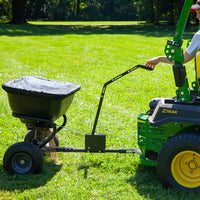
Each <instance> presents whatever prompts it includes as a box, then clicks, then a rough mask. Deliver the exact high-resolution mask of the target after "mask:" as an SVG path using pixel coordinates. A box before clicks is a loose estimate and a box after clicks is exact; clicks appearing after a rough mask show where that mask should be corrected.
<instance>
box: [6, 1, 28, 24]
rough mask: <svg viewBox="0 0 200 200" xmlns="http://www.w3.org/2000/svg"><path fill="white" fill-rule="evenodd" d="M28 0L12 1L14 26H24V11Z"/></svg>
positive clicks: (12, 21)
mask: <svg viewBox="0 0 200 200" xmlns="http://www.w3.org/2000/svg"><path fill="white" fill-rule="evenodd" d="M26 1H27V0H12V19H11V22H10V23H12V24H24V23H26V19H25V17H24V10H25V5H26Z"/></svg>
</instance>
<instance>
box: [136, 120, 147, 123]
mask: <svg viewBox="0 0 200 200" xmlns="http://www.w3.org/2000/svg"><path fill="white" fill-rule="evenodd" d="M137 121H138V122H140V123H144V124H145V123H146V122H145V121H142V120H140V119H138V120H137Z"/></svg>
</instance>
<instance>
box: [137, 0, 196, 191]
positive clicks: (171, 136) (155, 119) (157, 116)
mask: <svg viewBox="0 0 200 200" xmlns="http://www.w3.org/2000/svg"><path fill="white" fill-rule="evenodd" d="M191 4H192V1H191V0H186V1H185V4H184V7H183V9H182V13H181V16H180V19H179V22H178V25H177V29H176V32H175V37H174V40H173V41H170V40H168V41H167V45H166V47H165V54H166V56H167V58H168V59H169V60H170V61H174V65H173V66H172V67H173V73H174V79H175V84H176V87H177V91H176V94H177V96H176V97H174V98H155V99H153V100H151V101H150V103H149V106H150V110H149V111H147V112H146V113H145V114H141V115H139V116H138V144H139V147H140V149H141V152H142V154H141V156H140V158H141V161H142V163H143V164H145V165H148V166H155V167H157V172H158V175H159V177H160V180H161V182H162V183H163V185H165V186H171V187H175V188H178V189H180V190H183V191H186V192H197V191H199V189H200V53H199V52H198V53H197V55H196V58H195V71H196V77H195V81H194V82H192V90H191V89H190V88H189V86H188V79H187V77H186V69H185V66H183V62H184V57H183V50H182V48H181V46H182V43H183V42H182V39H181V38H182V34H183V31H184V29H185V25H186V21H187V18H188V15H189V12H190V8H191Z"/></svg>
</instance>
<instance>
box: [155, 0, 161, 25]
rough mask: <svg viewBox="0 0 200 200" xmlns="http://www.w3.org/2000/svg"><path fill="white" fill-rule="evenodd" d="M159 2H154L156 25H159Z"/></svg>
mask: <svg viewBox="0 0 200 200" xmlns="http://www.w3.org/2000/svg"><path fill="white" fill-rule="evenodd" d="M159 3H160V1H159V0H157V1H156V24H157V25H159V16H160V4H159Z"/></svg>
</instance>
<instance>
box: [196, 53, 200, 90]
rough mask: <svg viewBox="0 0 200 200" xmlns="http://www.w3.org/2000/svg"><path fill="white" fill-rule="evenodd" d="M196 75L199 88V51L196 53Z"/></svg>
mask: <svg viewBox="0 0 200 200" xmlns="http://www.w3.org/2000/svg"><path fill="white" fill-rule="evenodd" d="M196 74H197V82H198V86H199V88H200V85H199V81H198V80H199V79H200V51H198V52H197V53H196Z"/></svg>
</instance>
